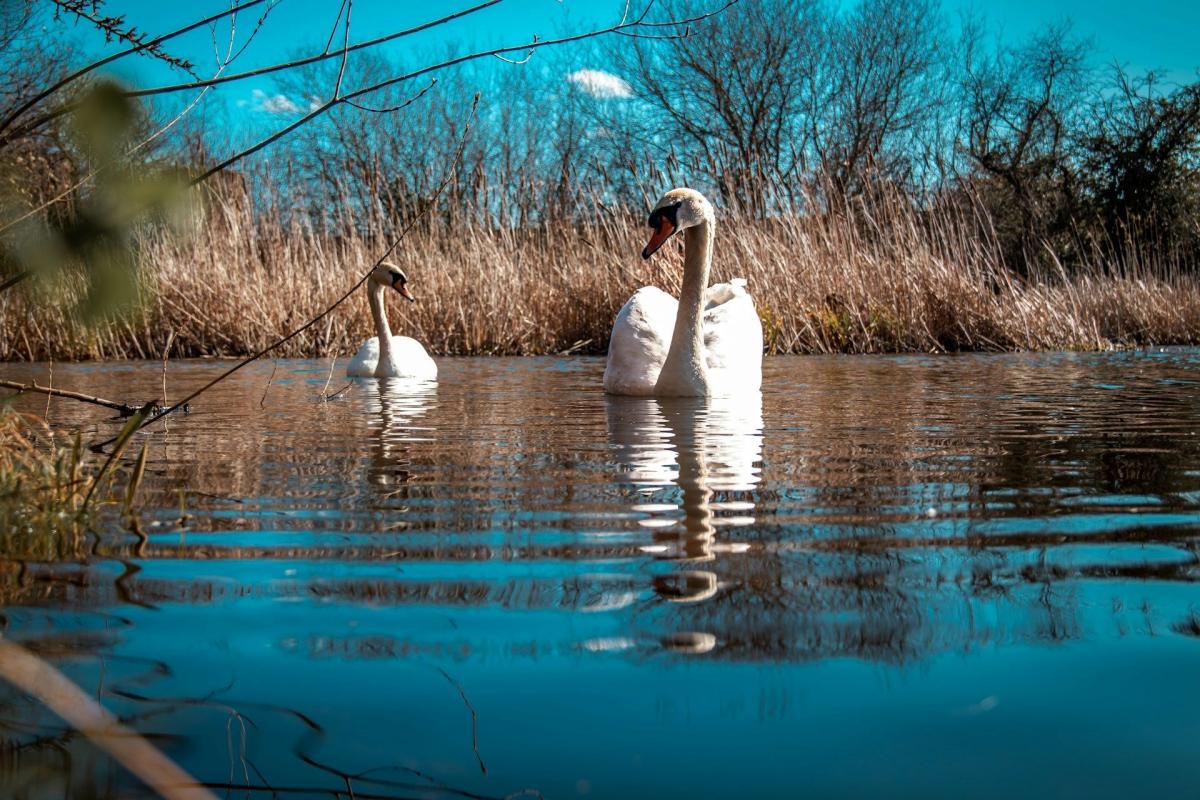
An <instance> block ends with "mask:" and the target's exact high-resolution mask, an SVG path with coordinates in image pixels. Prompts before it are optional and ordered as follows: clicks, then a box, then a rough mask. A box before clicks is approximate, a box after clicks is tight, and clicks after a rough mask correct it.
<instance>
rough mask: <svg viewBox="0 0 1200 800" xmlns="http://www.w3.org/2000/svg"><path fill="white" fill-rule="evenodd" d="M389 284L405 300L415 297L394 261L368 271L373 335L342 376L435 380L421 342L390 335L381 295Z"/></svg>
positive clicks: (435, 376)
mask: <svg viewBox="0 0 1200 800" xmlns="http://www.w3.org/2000/svg"><path fill="white" fill-rule="evenodd" d="M389 286H390V287H391V288H393V289H395V290H396V291H397V292H399V293H400V295H401V296H402V297H404V298H405V299H406V300H408V301H409V302H413V301H415V300H416V298H415V297H413V295H412V292H410V291H409V290H408V277H407V276H405V274H404V273H403V272H402V271H401V270H400V268H399V267H397V266H396V265H395V264H391V263H388V262H387V261H384V262H383V263H381V264H380V265H379V266H377V267H375V269H373V270H372V271H371V276H370V277H369V278H368V279H367V299H368V301H369V303H370V305H371V317H372V319H374V321H375V335H374V336H372V337H371V338H370V339H367V340H366V341H365V342H363V344H362V347H360V348H358V352H357V353H355V354H354V358H353V359H351V360H350V364H349V365H348V366H347V367H346V375H348V376H349V377H351V378H413V379H416V380H425V381H432V380H436V379H437V364H435V363H433V359H432V358H430V357H429V354H428V353H426V352H425V348H424V347H422V346H421V343H420V342H418V341H417V340H416V339H410V338H409V337H407V336H392V329H391V328H389V327H388V321H387V312H386V311H385V310H384V307H383V295H384V292H385V291H386V290H387V288H388V287H389Z"/></svg>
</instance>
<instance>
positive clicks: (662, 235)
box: [642, 216, 675, 258]
mask: <svg viewBox="0 0 1200 800" xmlns="http://www.w3.org/2000/svg"><path fill="white" fill-rule="evenodd" d="M674 232H675V226H674V225H672V224H671V220H669V219H667V218H666V217H665V216H664V217H663V218H662V220H661V221H660V222H659V223H658V230H656V231H655V232H654V234H653V235H651V237H650V241H649V242H648V243H647V244H646V247H645V248H644V249H643V250H642V258H649V257H650V256H652V255H654V253H655V252H656V251H657V250H658V248H660V247H662V246H663V243H664V242H665V241H667V239H670V238H671V234H673V233H674Z"/></svg>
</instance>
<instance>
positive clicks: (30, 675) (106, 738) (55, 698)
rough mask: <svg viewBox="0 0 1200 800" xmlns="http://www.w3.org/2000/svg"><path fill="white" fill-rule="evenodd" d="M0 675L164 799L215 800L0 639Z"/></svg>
mask: <svg viewBox="0 0 1200 800" xmlns="http://www.w3.org/2000/svg"><path fill="white" fill-rule="evenodd" d="M0 677H2V678H4V680H6V681H8V682H9V683H11V684H12V685H13V686H15V687H17V688H18V689H19V690H20V691H22V692H24V693H26V694H28V695H30V696H31V697H33V698H35V699H36V700H37V701H38V702H40V703H42V704H43V705H45V706H46V707H47V708H49V709H50V710H51V711H53V712H54V713H55V714H57V715H58V716H60V717H62V719H64V720H66V721H67V723H69V724H70V725H71V726H72V727H73V728H75V729H76V730H78V731H80V732H81V733H83V734H84V735H85V736H87V737H88V738H89V739H90V740H91V741H92V742H93V743H94V744H95V745H96V746H97V747H99V748H100V749H101V750H103V751H104V752H105V753H107V754H108V755H109V756H111V757H112V758H113V759H114V760H116V761H117V762H118V763H120V764H121V765H122V766H124V767H125V768H126V769H127V770H129V771H130V772H131V773H132V774H133V775H135V776H137V778H138V779H139V780H141V781H142V782H143V783H145V784H146V785H147V786H148V787H150V788H151V789H153V790H154V791H155V792H156V793H158V794H159V795H161V796H162V797H165V798H167V800H216V798H215V796H214V795H213V794H212V792H210V791H208V789H206V788H204V787H203V786H202V785H201V784H200V782H199V781H197V780H196V779H195V778H193V777H192V776H191V775H189V774H188V773H186V772H184V771H183V769H182V768H181V767H180V766H179V765H178V764H176V763H175V762H174V761H172V760H171V759H169V758H167V757H166V756H165V755H164V754H163V753H162V751H161V750H159V749H157V748H156V747H154V745H152V744H150V742H149V741H147V740H146V739H145V737H143V736H142V735H141V734H139V733H138V732H137V731H135V730H133V729H132V728H128V727H126V726H125V725H122V724H121V722H120V721H119V720H117V718H116V717H114V716H113V715H112V714H111V713H109V712H108V711H107V710H106V709H105V708H104V707H103V706H101V705H100V704H99V703H97V702H96V701H95V700H94V699H92V698H91V696H89V695H88V694H87V693H85V692H84V691H83V690H82V689H80V688H79V687H78V686H76V685H75V684H74V683H72V682H71V680H70V679H68V678H67V677H66V676H65V675H63V674H62V673H61V672H59V671H58V670H57V669H55V668H54V667H53V666H52V665H50V664H49V663H47V662H46V661H44V660H42V659H41V658H38V657H37V656H36V655H34V654H33V653H31V652H29V651H28V650H26V649H25V648H24V647H21V646H20V645H16V644H13V643H12V642H9V641H6V640H4V639H0Z"/></svg>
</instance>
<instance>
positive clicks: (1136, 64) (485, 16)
mask: <svg viewBox="0 0 1200 800" xmlns="http://www.w3.org/2000/svg"><path fill="white" fill-rule="evenodd" d="M714 2H716V0H714ZM840 2H843V3H848V2H850V0H840ZM472 4H473V0H455V2H450V1H449V0H428V2H410V1H409V0H404V1H403V2H396V1H395V0H356V2H355V3H354V6H353V9H354V11H353V18H352V25H351V32H352V35H351V38H352V40H357V39H364V38H369V37H371V36H377V35H381V34H384V33H387V32H390V31H393V30H396V29H398V28H403V27H407V26H411V25H414V24H418V23H420V22H424V21H427V20H428V19H430V18H432V17H436V16H440V15H443V14H447V13H450V12H452V11H455V10H459V9H462V8H465V7H468V6H470V5H472ZM339 5H340V0H281V2H280V4H279V6H278V7H277V8H275V10H274V11H273V12H272V13H271V15H270V17H268V20H267V22H266V24H265V26H264V27H263V29H262V31H261V32H260V33H259V34H258V37H257V38H256V39H255V41H254V43H253V44H252V45H251V47H250V48H249V49H248V50H247V51H246V53H245V54H244V55H243V56H242V57H241V58H240V59H239V60H238V62H237V63H236V64H235V65H234V67H233V69H236V70H237V71H242V70H245V69H250V68H253V67H256V66H261V65H264V64H268V63H272V62H275V61H279V60H281V59H284V58H286V57H287V56H288V55H289V54H292V53H295V52H297V51H299V50H310V49H311V48H312V47H313V46H314V45H315V46H316V47H318V48H320V47H323V46H324V43H325V41H326V39H327V38H328V36H329V30H330V27H331V25H332V22H333V19H334V17H335V16H336V15H337V12H338V7H339ZM225 7H226V4H225V3H224V2H221V1H220V0H205V2H194V3H170V2H162V1H161V0H160V1H159V2H153V3H151V2H145V0H110V1H109V2H108V3H107V4H106V6H105V9H106V11H107V13H110V14H114V13H117V14H125V15H126V16H127V17H128V20H129V21H130V22H131V23H132V24H135V25H136V26H137V27H138V28H139V29H141V30H144V31H148V32H150V33H152V34H153V33H160V32H164V31H168V30H171V29H173V28H176V27H179V26H180V25H182V24H183V23H185V22H188V21H190V20H191V19H193V18H194V17H195V16H197V15H199V14H201V13H212V12H214V11H217V10H220V9H222V8H225ZM623 7H624V2H623V0H502V2H501V3H500V4H499V5H498V6H496V7H494V8H489V9H486V10H484V11H481V12H479V13H477V14H475V15H473V16H471V17H468V18H465V19H462V20H458V21H456V22H454V23H452V24H450V25H447V26H444V27H441V28H439V29H437V30H435V31H430V32H427V33H424V34H420V35H418V36H413V37H411V38H408V39H404V40H402V41H400V42H396V43H393V44H391V45H388V46H386V47H387V48H388V49H387V52H389V53H390V54H391V55H393V56H399V57H402V56H404V55H405V54H411V53H413V52H416V53H428V52H431V51H434V52H436V51H442V50H444V49H445V48H447V47H448V46H450V43H452V42H453V43H457V44H459V45H460V46H467V47H471V48H475V47H483V46H494V45H498V44H510V43H511V44H516V43H520V42H523V41H527V40H528V39H529V37H530V36H532V35H533V34H538V35H540V36H542V37H548V36H552V35H555V34H561V33H564V32H568V31H578V30H584V29H586V28H588V27H593V26H596V25H599V24H603V23H606V22H608V21H611V20H613V19H615V18H617V17H619V15H620V13H621V9H622V8H623ZM943 8H944V9H945V11H946V12H947V14H948V16H949V17H950V18H951V19H955V18H957V16H958V14H959V12H969V13H974V14H977V15H980V16H982V18H983V19H984V20H986V22H987V23H988V26H989V28H990V29H991V30H992V31H994V32H996V33H998V34H999V35H1000V36H1001V37H1002V38H1003V39H1004V40H1006V41H1010V42H1016V41H1019V40H1021V39H1023V38H1025V37H1027V36H1028V35H1029V34H1031V33H1033V32H1035V31H1036V30H1038V29H1040V28H1042V27H1044V26H1045V25H1047V24H1050V23H1056V22H1061V21H1063V20H1070V21H1071V22H1072V24H1073V26H1074V30H1075V32H1076V33H1077V34H1078V35H1080V36H1082V37H1086V38H1090V39H1091V41H1092V43H1093V45H1094V47H1095V58H1096V60H1097V62H1098V63H1100V64H1111V63H1113V62H1114V61H1116V62H1119V63H1121V64H1123V65H1125V66H1127V67H1128V68H1130V69H1131V70H1132V71H1134V72H1140V71H1144V70H1146V69H1158V70H1163V71H1164V72H1165V74H1166V76H1167V78H1168V79H1169V80H1174V81H1177V82H1187V81H1192V80H1196V79H1197V77H1198V75H1197V68H1198V67H1200V46H1197V44H1196V32H1197V31H1200V2H1196V0H1188V1H1187V2H1185V1H1184V0H1142V2H1140V3H1136V4H1135V3H1129V2H1128V1H1127V0H1068V1H1067V2H1056V3H1047V2H1039V1H1038V0H988V2H986V3H985V2H980V0H943ZM257 16H258V10H257V9H256V10H254V11H250V12H246V13H244V14H243V15H242V16H241V18H240V19H239V31H240V32H241V33H240V35H239V40H240V39H242V38H244V35H245V32H246V31H248V30H249V29H250V28H251V27H252V26H253V24H254V22H255V21H256V19H257ZM78 31H79V34H78V35H79V37H80V38H81V40H82V41H83V42H84V44H85V46H86V47H88V48H89V49H92V50H95V51H96V52H104V51H105V50H104V47H105V46H104V43H103V40H102V39H101V38H100V37H99V36H96V35H90V34H88V32H87V31H86V30H85V29H84V28H83V26H79V28H78ZM227 35H228V29H227V28H225V29H222V30H221V31H220V33H219V34H218V38H220V37H221V36H227ZM339 36H340V33H339ZM172 49H173V51H174V52H177V53H180V54H181V55H184V56H185V57H188V58H190V59H192V60H194V61H195V62H196V63H197V65H198V69H197V71H198V72H199V73H200V74H206V73H209V72H211V71H212V70H213V68H214V55H213V41H212V38H211V36H210V34H209V32H208V31H207V30H201V31H197V32H195V33H193V34H190V35H189V36H188V37H186V38H183V39H180V40H177V41H176V42H174V43H173V48H172ZM558 56H559V57H565V58H566V61H565V62H563V63H566V64H567V65H568V69H588V68H591V69H604V67H605V65H604V64H596V63H592V59H593V56H592V55H591V54H590V51H589V50H588V49H587V48H574V49H573V50H565V49H562V48H559V49H558ZM574 62H577V63H574ZM492 63H494V64H497V65H500V62H498V61H493V62H492ZM556 63H559V62H557V61H556ZM500 67H501V68H503V65H500ZM114 71H115V72H117V73H118V74H119V75H120V76H121V77H122V78H124V79H125V80H126V81H128V82H130V83H134V84H137V85H141V86H146V85H156V84H159V83H164V82H166V83H170V82H175V81H178V80H180V78H181V76H180V75H179V74H178V73H172V72H171V71H170V70H169V69H167V68H165V67H164V66H163V65H161V64H158V63H156V62H153V61H151V60H149V59H145V58H130V59H126V60H124V61H122V62H120V63H119V65H115V68H114ZM216 102H217V103H218V104H223V105H224V107H225V108H226V109H228V110H229V113H230V116H231V118H232V119H234V120H235V121H239V120H241V121H245V120H248V119H252V118H253V117H254V116H255V114H254V112H263V111H270V110H276V111H279V110H281V109H280V108H278V105H279V104H280V102H281V101H280V100H279V99H278V98H277V97H276V95H275V93H274V84H273V82H272V81H271V80H270V79H269V78H259V79H250V80H247V81H244V82H239V83H234V84H229V85H226V86H225V87H223V88H222V89H221V90H220V92H219V94H218V95H217V98H216ZM260 116H261V114H260Z"/></svg>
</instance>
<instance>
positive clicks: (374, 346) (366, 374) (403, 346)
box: [346, 336, 437, 381]
mask: <svg viewBox="0 0 1200 800" xmlns="http://www.w3.org/2000/svg"><path fill="white" fill-rule="evenodd" d="M391 344H392V346H391V355H392V359H391V362H390V364H389V362H388V361H387V360H386V359H385V360H384V361H383V362H382V363H381V362H380V360H379V337H378V336H372V337H371V338H370V339H367V340H366V341H365V342H363V343H362V346H361V347H359V348H358V352H356V353H355V354H354V358H352V359H351V360H350V363H349V365H347V367H346V375H348V376H349V377H351V378H413V379H415V380H423V381H432V380H437V364H435V363H434V361H433V359H432V358H430V357H429V353H427V352H425V348H424V347H422V346H421V343H420V342H418V341H417V340H416V339H413V338H412V337H409V336H393V337H392V338H391ZM381 366H382V367H383V370H382V371H380V367H381Z"/></svg>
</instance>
